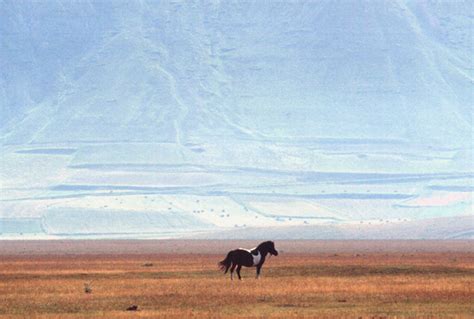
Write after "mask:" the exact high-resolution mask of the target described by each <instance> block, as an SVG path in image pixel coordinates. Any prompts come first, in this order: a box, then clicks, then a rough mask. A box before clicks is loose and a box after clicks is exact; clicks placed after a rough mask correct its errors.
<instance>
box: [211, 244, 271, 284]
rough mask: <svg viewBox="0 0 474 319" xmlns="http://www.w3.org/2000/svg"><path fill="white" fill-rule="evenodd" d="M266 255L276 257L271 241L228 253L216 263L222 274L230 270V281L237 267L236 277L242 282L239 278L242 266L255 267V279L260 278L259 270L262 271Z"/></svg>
mask: <svg viewBox="0 0 474 319" xmlns="http://www.w3.org/2000/svg"><path fill="white" fill-rule="evenodd" d="M267 254H270V255H274V256H278V251H276V249H275V243H274V242H272V241H265V242H263V243H261V244H260V245H258V246H257V247H255V248H252V249H244V248H239V249H235V250H231V251H229V253H228V254H227V256H226V258H225V259H224V260H222V261H220V262H219V263H218V265H219V268H220V269H221V270H223V271H224V274H226V273H227V271H228V270H229V268H230V279H231V280H233V279H234V278H233V274H234V269H235V267H237V275H238V276H239V280H242V277H241V276H240V270H241V269H242V266H245V267H257V274H256V276H255V278H256V279H258V277H259V276H260V270H261V269H262V266H263V263H264V262H265V257H266V256H267Z"/></svg>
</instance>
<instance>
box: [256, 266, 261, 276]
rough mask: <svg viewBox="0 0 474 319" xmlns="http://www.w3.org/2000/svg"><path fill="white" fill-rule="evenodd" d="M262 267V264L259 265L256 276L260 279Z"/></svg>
mask: <svg viewBox="0 0 474 319" xmlns="http://www.w3.org/2000/svg"><path fill="white" fill-rule="evenodd" d="M260 269H262V266H261V265H260V266H257V276H255V278H256V279H258V277H260Z"/></svg>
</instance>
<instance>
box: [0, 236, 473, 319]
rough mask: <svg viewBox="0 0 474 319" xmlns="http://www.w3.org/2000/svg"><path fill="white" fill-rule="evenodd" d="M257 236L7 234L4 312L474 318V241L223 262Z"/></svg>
mask: <svg viewBox="0 0 474 319" xmlns="http://www.w3.org/2000/svg"><path fill="white" fill-rule="evenodd" d="M252 244H253V245H255V244H258V242H247V241H242V242H235V241H202V240H200V241H179V240H177V241H26V242H22V241H15V242H14V241H3V242H0V317H2V318H96V317H102V318H160V317H163V318H189V317H195V318H221V317H229V318H238V317H241V318H472V317H474V305H473V302H472V300H474V290H473V287H474V248H473V247H472V246H473V245H472V241H453V242H425V241H406V242H400V241H399V242H395V241H387V242H383V241H360V242H353V241H347V242H344V241H325V242H323V241H284V242H278V241H277V242H276V247H277V249H279V250H280V255H279V256H277V257H271V258H270V259H269V260H267V262H266V263H265V265H264V267H263V270H262V272H263V273H262V277H261V278H260V279H258V280H256V279H254V275H255V270H254V269H249V268H244V269H243V271H242V275H243V277H244V278H243V280H242V281H238V280H234V281H231V280H230V278H229V277H228V276H224V275H223V274H222V273H221V272H219V271H218V268H217V262H218V261H219V260H221V259H223V257H224V256H225V253H226V252H227V251H228V250H231V249H234V248H237V247H239V246H244V247H251V246H252ZM87 284H88V285H89V287H90V289H91V293H86V292H85V285H87ZM132 305H137V306H138V310H137V311H127V310H126V309H127V308H128V307H129V306H132Z"/></svg>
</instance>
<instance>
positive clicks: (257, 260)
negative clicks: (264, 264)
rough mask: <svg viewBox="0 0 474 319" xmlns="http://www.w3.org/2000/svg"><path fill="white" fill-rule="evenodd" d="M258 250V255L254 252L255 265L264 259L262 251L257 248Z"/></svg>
mask: <svg viewBox="0 0 474 319" xmlns="http://www.w3.org/2000/svg"><path fill="white" fill-rule="evenodd" d="M257 252H258V254H257V255H254V254H252V258H253V265H254V266H257V265H258V264H260V260H262V255H261V254H260V252H259V251H258V250H257Z"/></svg>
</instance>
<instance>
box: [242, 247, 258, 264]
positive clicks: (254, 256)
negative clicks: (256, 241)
mask: <svg viewBox="0 0 474 319" xmlns="http://www.w3.org/2000/svg"><path fill="white" fill-rule="evenodd" d="M239 249H242V250H245V251H247V252H248V253H249V254H250V255H252V258H253V266H257V265H258V264H259V263H260V261H261V260H262V255H261V254H260V251H258V250H257V255H254V254H252V251H253V250H255V249H256V247H255V248H252V249H245V248H239Z"/></svg>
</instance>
